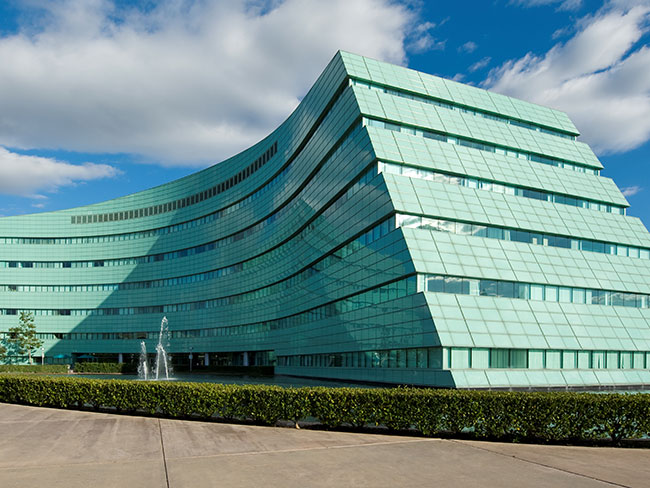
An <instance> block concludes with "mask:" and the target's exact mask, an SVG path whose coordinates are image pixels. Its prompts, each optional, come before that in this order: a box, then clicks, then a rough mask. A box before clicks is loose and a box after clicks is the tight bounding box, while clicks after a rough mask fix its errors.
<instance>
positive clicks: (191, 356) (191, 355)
mask: <svg viewBox="0 0 650 488" xmlns="http://www.w3.org/2000/svg"><path fill="white" fill-rule="evenodd" d="M193 357H194V355H193V354H192V346H190V373H191V372H192V358H193Z"/></svg>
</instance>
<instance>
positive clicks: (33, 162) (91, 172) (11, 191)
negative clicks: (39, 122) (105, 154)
mask: <svg viewBox="0 0 650 488" xmlns="http://www.w3.org/2000/svg"><path fill="white" fill-rule="evenodd" d="M118 174H120V171H119V170H118V169H116V168H113V167H112V166H109V165H107V164H93V163H84V164H81V165H76V164H70V163H66V162H62V161H57V160H56V159H50V158H42V157H39V156H28V155H24V154H17V153H15V152H12V151H9V150H7V149H6V148H4V147H2V146H0V193H4V194H8V195H19V196H28V197H32V198H34V199H36V200H40V201H42V200H44V199H45V198H46V197H45V196H43V195H41V194H38V193H37V192H39V191H40V192H42V191H45V192H52V191H56V190H57V189H59V188H60V187H63V186H70V185H74V184H76V183H77V182H83V181H89V180H96V179H100V178H112V177H114V176H117V175H118ZM33 206H34V207H37V208H42V207H43V203H42V202H40V203H39V202H36V203H34V204H33Z"/></svg>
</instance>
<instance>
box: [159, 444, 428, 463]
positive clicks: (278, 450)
mask: <svg viewBox="0 0 650 488" xmlns="http://www.w3.org/2000/svg"><path fill="white" fill-rule="evenodd" d="M436 440H440V439H415V440H411V441H397V442H372V443H364V444H351V445H347V446H320V447H305V448H301V449H276V450H273V451H244V452H225V453H221V454H205V455H193V456H179V457H170V458H169V460H170V461H176V460H180V459H206V458H215V457H226V456H248V455H251V454H275V453H287V452H301V451H324V450H326V449H348V448H353V447H372V446H386V445H395V444H413V443H416V442H431V441H436Z"/></svg>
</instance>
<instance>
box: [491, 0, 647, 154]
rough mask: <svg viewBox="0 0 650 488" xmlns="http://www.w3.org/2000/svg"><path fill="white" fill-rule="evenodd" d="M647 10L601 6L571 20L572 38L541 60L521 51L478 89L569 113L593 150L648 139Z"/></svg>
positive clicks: (617, 149)
mask: <svg viewBox="0 0 650 488" xmlns="http://www.w3.org/2000/svg"><path fill="white" fill-rule="evenodd" d="M649 21H650V5H649V4H648V2H644V4H643V5H636V6H634V7H632V8H631V9H625V8H622V7H619V5H618V4H617V5H608V6H606V7H604V8H603V9H601V10H600V11H599V12H597V13H596V14H595V15H593V16H590V17H586V18H583V19H581V20H580V21H578V25H577V27H578V30H577V32H576V34H575V35H574V36H573V37H572V38H571V39H570V40H569V41H567V42H566V43H565V44H556V45H555V46H554V47H553V48H552V49H551V50H550V51H548V52H547V53H546V54H545V55H543V56H536V55H534V54H532V53H528V54H527V55H526V56H524V57H523V58H521V59H518V60H512V61H508V62H506V63H505V64H503V65H502V66H501V67H499V68H496V69H493V70H492V71H491V72H490V74H489V75H488V78H487V79H486V80H485V81H484V82H483V83H482V86H483V87H485V88H489V89H491V90H494V91H497V92H500V93H504V94H506V95H511V96H514V97H517V98H522V99H524V100H529V101H531V102H535V103H539V104H542V105H547V106H551V107H554V108H557V109H560V110H563V111H565V112H567V113H568V114H569V116H570V117H571V119H572V120H573V121H574V123H575V124H576V126H577V127H578V129H579V130H580V131H581V132H582V133H583V135H584V140H585V141H586V142H588V143H589V144H591V145H592V147H593V148H594V150H595V151H596V152H599V153H603V154H606V153H614V152H623V151H627V150H630V149H633V148H635V147H638V146H639V145H641V144H643V143H644V142H645V141H647V140H648V139H650V48H649V47H648V46H647V45H641V46H638V42H639V40H640V39H641V37H642V36H643V35H644V34H645V33H647V32H648V22H649Z"/></svg>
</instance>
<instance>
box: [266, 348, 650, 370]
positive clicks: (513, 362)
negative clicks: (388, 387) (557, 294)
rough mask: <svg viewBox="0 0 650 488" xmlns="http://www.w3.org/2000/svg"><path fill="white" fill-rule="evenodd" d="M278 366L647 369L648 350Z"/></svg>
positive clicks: (427, 353) (345, 356)
mask: <svg viewBox="0 0 650 488" xmlns="http://www.w3.org/2000/svg"><path fill="white" fill-rule="evenodd" d="M278 366H294V367H305V368H411V369H424V368H427V369H650V352H642V351H639V352H637V351H582V350H581V351H577V350H568V351H567V350H545V349H502V348H462V347H454V348H441V347H421V348H409V349H384V350H377V351H354V352H341V353H325V354H300V355H293V356H279V357H278Z"/></svg>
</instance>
